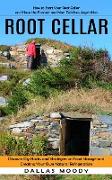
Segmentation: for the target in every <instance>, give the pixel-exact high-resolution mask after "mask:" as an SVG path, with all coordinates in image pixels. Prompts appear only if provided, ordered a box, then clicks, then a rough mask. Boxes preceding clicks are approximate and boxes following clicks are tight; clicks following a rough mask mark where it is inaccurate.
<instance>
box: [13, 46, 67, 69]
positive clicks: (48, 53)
mask: <svg viewBox="0 0 112 180" xmlns="http://www.w3.org/2000/svg"><path fill="white" fill-rule="evenodd" d="M25 51H26V45H23V44H22V45H16V46H12V47H11V51H10V54H11V57H12V59H14V60H15V61H16V62H17V63H18V67H19V65H20V66H22V67H24V68H25V67H26V64H27V62H26V56H25ZM40 51H41V62H42V63H45V62H46V63H48V64H49V65H50V66H53V67H55V66H57V65H58V64H59V61H60V60H61V59H63V58H64V57H66V58H68V57H69V53H68V52H66V53H64V52H63V51H62V50H61V49H55V48H54V47H51V46H48V45H42V46H41V48H40Z"/></svg>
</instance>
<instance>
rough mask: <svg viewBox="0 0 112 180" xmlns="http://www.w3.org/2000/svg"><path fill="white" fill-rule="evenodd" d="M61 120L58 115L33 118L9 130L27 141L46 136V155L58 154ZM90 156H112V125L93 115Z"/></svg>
mask: <svg viewBox="0 0 112 180" xmlns="http://www.w3.org/2000/svg"><path fill="white" fill-rule="evenodd" d="M74 118H75V116H74ZM107 118H108V116H107ZM111 118H112V117H111ZM61 120H62V114H61V115H60V113H51V114H49V115H47V116H46V115H43V116H33V117H29V118H27V119H25V120H24V121H23V122H21V123H17V124H14V125H11V126H10V127H9V129H10V131H11V132H12V133H13V134H15V135H19V136H20V135H21V136H25V137H26V138H27V139H28V140H31V139H32V137H33V136H34V135H35V134H39V135H42V136H46V137H47V139H48V143H49V145H48V146H49V153H48V154H59V148H60V121H61ZM85 131H86V130H85ZM90 155H112V124H111V125H108V124H106V123H105V122H102V118H101V117H98V116H95V115H94V116H93V121H92V123H91V131H90Z"/></svg>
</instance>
